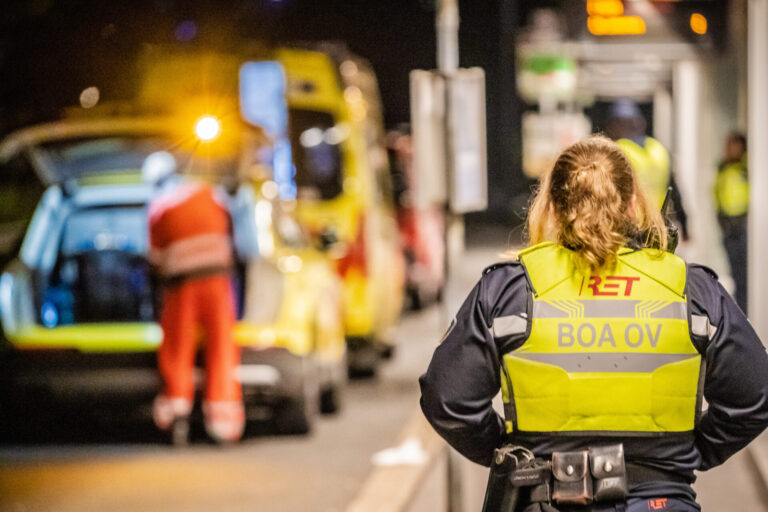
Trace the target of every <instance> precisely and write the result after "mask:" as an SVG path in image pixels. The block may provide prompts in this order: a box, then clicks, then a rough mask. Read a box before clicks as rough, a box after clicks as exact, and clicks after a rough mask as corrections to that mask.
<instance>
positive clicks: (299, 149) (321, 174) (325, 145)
mask: <svg viewBox="0 0 768 512" xmlns="http://www.w3.org/2000/svg"><path fill="white" fill-rule="evenodd" d="M289 119H290V121H289V123H290V137H291V147H292V149H293V159H294V164H295V165H296V186H297V188H298V194H299V197H305V198H313V199H333V198H334V197H336V196H338V195H339V194H341V191H342V184H343V180H344V177H343V176H342V170H341V147H340V145H341V142H342V140H343V138H342V137H340V136H339V133H340V130H339V129H338V128H337V127H336V124H335V122H334V119H333V116H331V115H330V114H328V113H326V112H317V111H312V110H302V109H292V110H291V111H290V116H289Z"/></svg>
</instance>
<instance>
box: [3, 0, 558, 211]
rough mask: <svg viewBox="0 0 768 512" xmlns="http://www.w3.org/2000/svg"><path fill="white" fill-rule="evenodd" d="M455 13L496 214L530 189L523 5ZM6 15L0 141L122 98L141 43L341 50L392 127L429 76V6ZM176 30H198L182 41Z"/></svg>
mask: <svg viewBox="0 0 768 512" xmlns="http://www.w3.org/2000/svg"><path fill="white" fill-rule="evenodd" d="M537 3H541V2H537ZM548 3H551V2H548ZM526 4H528V5H530V2H526ZM459 5H460V9H461V11H460V15H461V26H460V27H461V28H460V46H461V48H460V54H461V60H460V64H461V66H463V67H469V66H480V67H482V68H484V69H485V71H486V84H487V85H486V88H487V98H488V105H489V106H490V108H488V109H487V115H488V138H489V140H488V150H489V178H490V181H491V183H492V185H495V186H492V187H491V190H492V193H491V203H492V208H495V209H497V210H499V212H498V213H499V214H500V215H501V216H503V217H504V216H506V215H507V212H506V210H507V209H508V208H509V206H508V203H509V201H508V199H509V193H504V190H508V191H509V190H510V187H511V189H520V190H527V187H528V183H526V182H525V181H524V180H523V179H522V174H521V172H520V170H519V165H520V164H519V138H520V135H519V121H515V119H517V118H519V109H520V105H519V104H518V101H517V99H516V96H515V94H514V60H513V58H512V56H513V55H514V54H513V43H514V33H515V28H516V26H518V25H519V24H520V23H521V18H522V17H523V16H524V12H523V11H525V10H526V9H527V8H523V7H522V3H521V2H518V1H517V0H462V1H460V2H459ZM3 7H4V11H5V12H4V16H3V18H2V19H1V20H0V68H2V75H1V76H2V77H3V79H2V83H0V134H3V133H7V132H8V131H10V130H12V129H14V128H17V127H19V126H23V125H27V124H31V123H35V122H40V121H45V120H50V119H54V118H56V117H58V116H59V115H60V112H61V108H62V107H64V106H74V105H77V103H78V98H79V95H80V92H81V91H82V90H83V89H84V88H86V87H88V86H92V85H96V86H98V87H99V89H100V92H101V102H108V101H112V100H120V99H126V98H130V97H131V96H132V94H133V93H134V89H135V87H136V84H137V80H138V77H137V73H136V72H135V71H134V69H133V65H134V62H135V58H136V56H137V55H138V54H139V53H140V51H141V50H142V48H143V46H144V45H145V44H146V43H175V44H180V45H187V46H191V47H200V48H215V49H227V48H232V47H236V46H237V45H238V44H241V42H242V41H243V40H244V39H251V40H252V39H259V40H265V41H268V42H269V41H271V42H282V41H313V40H336V41H344V42H346V43H347V45H348V46H349V47H350V49H351V50H353V51H354V52H355V53H357V54H359V55H361V56H363V57H365V58H367V59H368V60H369V61H370V62H371V63H372V65H373V67H374V69H375V70H376V72H377V75H378V79H379V84H380V88H381V93H382V98H383V101H384V108H385V120H386V123H387V125H388V126H390V127H392V126H395V125H397V124H398V123H400V122H406V121H408V118H409V112H408V105H409V93H408V72H409V71H410V70H411V69H415V68H418V69H431V68H434V67H435V28H434V25H435V0H229V1H214V0H207V1H205V0H186V1H182V0H125V1H120V2H115V1H109V0H67V1H63V0H59V1H56V0H24V1H22V0H15V1H12V2H10V3H7V4H4V6H3ZM184 21H192V22H193V23H194V24H195V27H196V30H192V31H191V32H190V31H189V30H187V32H186V33H184V34H181V35H186V36H187V38H188V39H189V40H188V41H186V42H179V41H178V38H177V36H178V35H179V33H178V30H179V27H180V24H181V23H182V22H184ZM187 28H189V27H187ZM190 35H193V36H194V37H191V38H190V37H189V36H190Z"/></svg>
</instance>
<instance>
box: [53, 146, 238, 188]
mask: <svg viewBox="0 0 768 512" xmlns="http://www.w3.org/2000/svg"><path fill="white" fill-rule="evenodd" d="M41 149H42V151H43V155H44V157H45V159H46V161H47V163H48V165H49V166H50V167H51V170H52V171H53V172H54V173H55V175H56V176H57V177H58V178H59V179H61V180H66V179H69V178H81V177H84V176H88V175H93V174H110V173H114V174H121V173H138V172H139V171H140V170H141V168H142V166H143V165H144V162H145V161H146V160H147V157H149V156H150V155H152V154H155V153H158V152H167V153H170V154H171V155H172V156H173V158H174V160H175V164H176V166H177V169H178V170H179V171H180V172H183V173H190V174H213V175H222V176H224V175H229V174H231V173H233V172H234V169H235V164H236V161H237V155H230V156H227V157H218V158H209V157H207V156H206V155H202V154H199V153H202V151H195V147H183V148H182V147H181V146H180V145H179V144H178V143H177V142H175V141H173V140H171V138H166V137H161V136H151V137H148V136H136V137H128V136H116V137H97V138H84V139H76V140H66V141H56V142H49V143H46V144H43V145H42V147H41Z"/></svg>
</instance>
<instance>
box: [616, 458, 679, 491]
mask: <svg viewBox="0 0 768 512" xmlns="http://www.w3.org/2000/svg"><path fill="white" fill-rule="evenodd" d="M646 482H675V483H678V484H690V483H691V481H690V480H689V479H688V478H686V477H684V476H683V475H681V474H679V473H674V472H672V471H664V470H662V469H655V468H649V467H648V466H642V465H640V464H634V463H632V462H627V483H628V484H629V486H630V487H632V486H635V485H639V484H643V483H646Z"/></svg>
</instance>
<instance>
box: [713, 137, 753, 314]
mask: <svg viewBox="0 0 768 512" xmlns="http://www.w3.org/2000/svg"><path fill="white" fill-rule="evenodd" d="M715 204H716V206H717V220H718V221H719V223H720V229H721V230H722V233H723V246H724V247H725V252H726V254H727V255H728V264H729V265H730V267H731V276H732V277H733V281H734V287H735V290H734V298H735V299H736V302H737V303H738V305H739V307H740V308H741V310H742V311H745V312H746V311H747V212H748V210H749V175H748V173H747V138H746V136H745V135H744V134H743V133H741V132H738V131H733V132H731V133H730V134H728V137H726V139H725V148H724V154H723V160H722V161H721V162H720V165H719V166H718V168H717V179H716V180H715Z"/></svg>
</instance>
